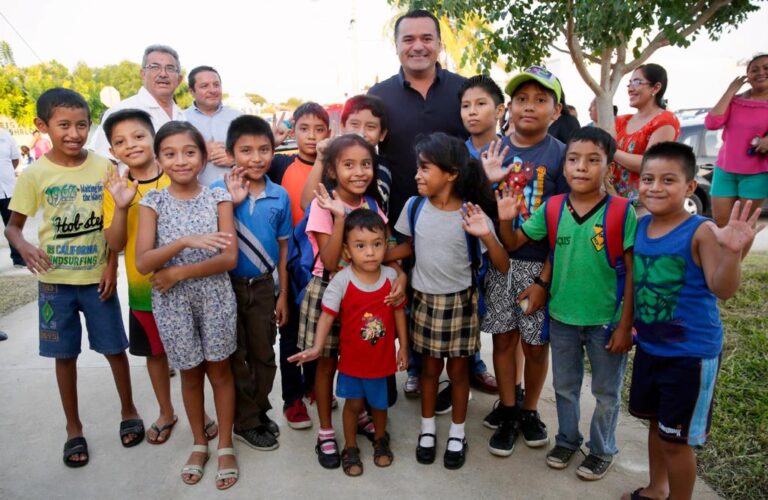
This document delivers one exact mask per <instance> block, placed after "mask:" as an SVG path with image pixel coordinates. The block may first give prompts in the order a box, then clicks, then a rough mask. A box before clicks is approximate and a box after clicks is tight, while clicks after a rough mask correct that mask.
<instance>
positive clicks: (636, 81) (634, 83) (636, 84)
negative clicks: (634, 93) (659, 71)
mask: <svg viewBox="0 0 768 500" xmlns="http://www.w3.org/2000/svg"><path fill="white" fill-rule="evenodd" d="M646 83H647V84H650V83H651V82H649V81H648V80H641V79H639V78H634V79H632V80H630V81H629V82H628V83H627V88H628V89H636V88H637V87H639V86H641V85H645V84H646Z"/></svg>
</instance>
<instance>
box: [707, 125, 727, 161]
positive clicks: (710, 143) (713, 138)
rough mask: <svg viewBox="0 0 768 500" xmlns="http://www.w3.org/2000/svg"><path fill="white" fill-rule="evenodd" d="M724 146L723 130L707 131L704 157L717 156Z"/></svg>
mask: <svg viewBox="0 0 768 500" xmlns="http://www.w3.org/2000/svg"><path fill="white" fill-rule="evenodd" d="M722 145H723V131H722V130H707V131H706V133H705V134H704V156H713V157H714V156H717V153H718V152H719V151H720V147H721V146H722Z"/></svg>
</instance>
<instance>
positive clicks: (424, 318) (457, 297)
mask: <svg viewBox="0 0 768 500" xmlns="http://www.w3.org/2000/svg"><path fill="white" fill-rule="evenodd" d="M478 294H479V292H478V291H477V290H475V291H474V292H473V290H472V289H471V288H467V289H466V290H463V291H461V292H456V293H448V294H429V293H422V292H419V291H417V290H414V292H413V304H412V306H411V341H412V342H413V350H414V351H416V352H418V353H421V354H426V355H427V356H432V357H434V358H459V357H465V356H472V355H474V354H475V353H476V352H477V351H478V350H479V349H480V319H479V318H478V314H477V298H478Z"/></svg>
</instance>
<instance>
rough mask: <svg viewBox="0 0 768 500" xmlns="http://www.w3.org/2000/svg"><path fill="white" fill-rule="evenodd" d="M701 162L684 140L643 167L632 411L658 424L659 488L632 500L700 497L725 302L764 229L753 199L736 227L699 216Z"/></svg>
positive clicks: (735, 215)
mask: <svg viewBox="0 0 768 500" xmlns="http://www.w3.org/2000/svg"><path fill="white" fill-rule="evenodd" d="M695 172H696V158H695V156H694V154H693V150H692V149H691V148H690V147H688V146H686V145H683V144H678V143H675V142H662V143H658V144H655V145H654V146H653V147H651V148H649V149H648V151H646V152H645V155H644V156H643V162H642V165H641V171H640V193H639V196H640V201H641V203H642V205H643V206H644V207H646V208H647V209H648V211H649V212H650V216H647V217H643V218H641V219H640V220H639V221H638V225H637V235H636V238H635V253H634V292H635V294H634V295H635V322H634V324H635V328H636V330H637V345H638V347H637V352H636V353H635V361H634V368H633V372H632V385H631V389H630V397H629V412H630V413H631V414H632V415H634V416H636V417H638V418H642V419H646V420H649V421H650V427H649V432H648V450H649V463H650V482H649V484H648V486H646V487H644V488H642V487H641V488H638V489H636V490H635V491H633V492H632V493H631V494H627V495H625V496H624V498H632V499H636V498H637V499H641V498H668V497H669V498H691V496H692V494H693V486H694V483H695V482H696V455H695V454H694V450H693V446H697V445H701V444H703V443H704V442H705V441H706V438H707V434H708V432H709V428H710V423H711V417H712V399H713V395H714V387H715V380H716V378H717V372H718V368H719V363H720V352H721V350H722V346H723V326H722V323H721V322H720V314H719V311H718V308H717V299H722V300H725V299H728V298H730V297H732V296H733V295H734V294H735V293H736V290H737V289H738V287H739V281H740V279H741V253H742V250H743V249H744V248H749V245H750V244H751V242H752V240H753V239H754V237H755V234H757V232H758V231H760V229H762V227H756V226H757V224H756V223H757V218H758V215H759V213H760V211H759V210H756V211H755V214H754V215H753V216H752V217H748V214H749V213H750V208H751V204H752V202H751V201H747V203H746V204H745V205H744V206H743V207H741V206H740V203H739V202H736V204H735V206H734V207H733V211H732V212H731V217H730V220H729V221H728V225H726V226H725V227H722V228H718V227H717V226H715V224H714V223H713V222H711V221H710V220H709V219H705V218H704V217H701V216H698V215H690V214H689V213H688V212H686V211H685V209H684V203H685V199H686V197H688V196H690V195H691V194H692V193H693V191H694V190H695V189H696V181H695V180H694V175H695Z"/></svg>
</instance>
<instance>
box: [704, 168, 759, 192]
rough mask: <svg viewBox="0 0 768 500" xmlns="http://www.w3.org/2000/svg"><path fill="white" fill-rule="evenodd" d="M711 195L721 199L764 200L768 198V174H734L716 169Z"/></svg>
mask: <svg viewBox="0 0 768 500" xmlns="http://www.w3.org/2000/svg"><path fill="white" fill-rule="evenodd" d="M709 194H710V196H717V197H720V198H742V199H750V200H763V199H765V198H768V172H763V173H760V174H732V173H730V172H726V171H725V170H723V169H722V168H720V167H715V171H714V172H713V174H712V189H711V190H710V192H709Z"/></svg>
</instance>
